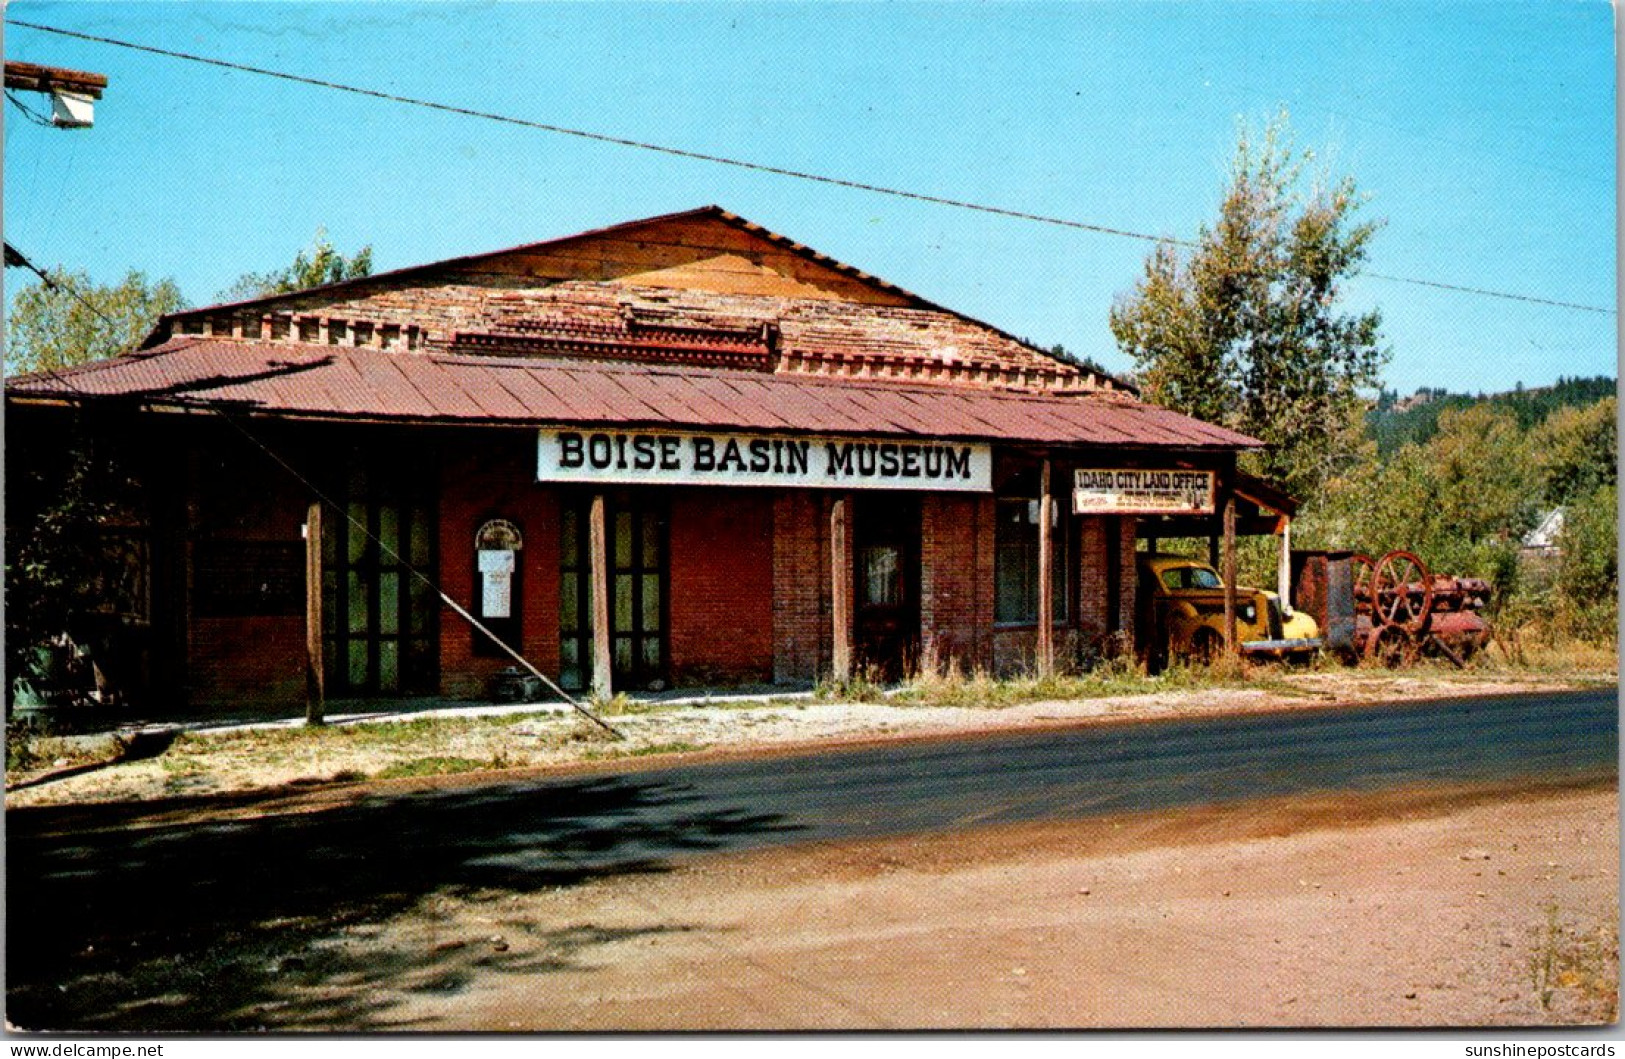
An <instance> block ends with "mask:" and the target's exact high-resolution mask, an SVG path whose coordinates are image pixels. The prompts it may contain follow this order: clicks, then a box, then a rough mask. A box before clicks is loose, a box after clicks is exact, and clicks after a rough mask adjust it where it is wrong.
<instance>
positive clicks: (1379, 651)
mask: <svg viewBox="0 0 1625 1059" xmlns="http://www.w3.org/2000/svg"><path fill="white" fill-rule="evenodd" d="M1418 653H1419V652H1418V649H1417V644H1416V640H1414V639H1413V638H1412V637H1411V634H1410V633H1408V632H1406V631H1405V630H1404V629H1403V628H1402V627H1400V626H1398V625H1378V626H1376V627H1375V628H1373V629H1372V630H1371V635H1370V636H1369V637H1367V638H1366V641H1365V660H1366V661H1367V662H1368V663H1370V664H1372V665H1380V666H1383V667H1385V668H1388V669H1398V668H1400V667H1401V666H1407V665H1410V664H1411V663H1412V662H1414V661H1416V658H1417V655H1418Z"/></svg>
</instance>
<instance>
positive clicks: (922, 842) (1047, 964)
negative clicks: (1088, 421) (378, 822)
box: [177, 789, 1618, 1031]
mask: <svg viewBox="0 0 1625 1059" xmlns="http://www.w3.org/2000/svg"><path fill="white" fill-rule="evenodd" d="M1617 834H1618V812H1617V798H1616V796H1615V793H1614V792H1613V791H1612V790H1596V789H1591V790H1582V791H1574V790H1568V791H1556V792H1551V791H1548V792H1544V793H1538V794H1537V793H1534V792H1524V793H1523V794H1522V795H1521V796H1518V797H1515V798H1509V796H1508V794H1507V792H1496V791H1489V792H1486V791H1478V792H1461V791H1458V792H1455V793H1452V794H1443V793H1439V792H1433V793H1423V792H1416V791H1412V792H1407V793H1403V794H1390V795H1381V796H1362V797H1359V798H1357V799H1353V798H1350V797H1348V796H1340V797H1338V798H1328V799H1324V800H1319V801H1316V800H1305V799H1298V800H1293V801H1278V802H1261V803H1254V804H1251V805H1248V806H1241V807H1235V806H1232V807H1227V808H1224V809H1222V810H1219V809H1214V810H1198V811H1183V812H1179V813H1167V814H1155V815H1143V816H1133V817H1119V818H1115V819H1102V820H1094V821H1089V822H1072V823H1047V824H1042V825H1022V826H1013V827H1006V828H998V829H984V830H978V831H974V832H966V833H963V834H958V835H948V836H936V837H932V838H928V839H918V840H891V841H884V842H879V841H877V842H873V843H863V844H839V845H827V846H808V847H794V848H790V849H783V850H774V851H766V852H759V853H752V854H742V855H731V856H718V857H712V858H707V859H702V860H699V861H695V862H692V863H690V864H689V865H687V866H684V867H680V868H678V869H676V870H674V871H672V872H670V873H665V874H651V875H646V876H616V877H612V878H608V879H602V880H599V881H595V882H590V883H587V884H584V885H580V886H576V887H561V888H558V889H556V890H551V889H550V890H545V891H540V892H532V893H526V894H512V893H500V892H491V893H487V894H483V895H467V896H461V897H450V896H445V895H442V896H438V897H434V898H429V899H426V900H425V901H424V902H422V903H421V904H420V906H419V907H417V908H416V909H414V910H413V911H412V912H411V913H410V914H407V915H403V916H399V917H397V918H396V919H394V920H393V921H391V922H389V923H387V924H385V925H383V926H382V927H371V926H369V927H358V928H353V929H351V930H350V931H347V932H344V933H342V934H340V935H338V936H335V937H331V938H329V939H327V940H326V941H324V942H321V943H319V944H317V945H315V946H312V948H311V950H310V952H309V953H308V954H307V955H306V956H305V959H306V960H307V961H308V963H307V964H302V965H301V966H306V967H308V968H310V969H311V970H312V971H313V972H314V971H315V970H316V969H320V970H321V972H322V973H319V974H317V973H302V972H295V973H293V974H290V975H289V976H288V978H287V980H286V981H285V983H284V986H285V988H284V989H283V990H282V996H281V998H280V999H279V1000H277V1001H273V1002H270V1003H268V1004H262V1005H259V1006H258V1007H257V1009H256V1010H254V1011H243V1012H239V1013H238V1014H239V1016H240V1017H245V1018H247V1019H250V1020H252V1021H255V1022H260V1023H262V1024H264V1025H266V1026H269V1027H272V1028H276V1027H278V1026H289V1025H303V1026H306V1027H316V1026H328V1027H330V1028H338V1027H337V1026H335V1024H334V1023H333V1022H330V1021H326V1019H327V1018H329V1017H333V1018H342V1019H345V1020H351V1021H349V1022H347V1023H341V1025H366V1026H371V1027H374V1028H386V1027H395V1028H412V1029H422V1030H464V1031H467V1030H496V1031H502V1030H509V1031H514V1030H543V1029H673V1028H681V1029H717V1028H772V1029H788V1028H817V1029H834V1028H880V1027H885V1028H927V1027H1153V1026H1201V1027H1215V1026H1224V1027H1237V1026H1428V1025H1481V1024H1514V1025H1535V1024H1547V1023H1576V1022H1579V1023H1587V1022H1599V1021H1610V1020H1612V1019H1613V1017H1614V1015H1613V1012H1614V1010H1615V1008H1616V1007H1617V983H1618V945H1617V923H1618V908H1617V897H1616V894H1617V890H1618V881H1617V864H1618V843H1617ZM378 966H390V967H395V968H397V969H398V970H400V971H401V973H398V974H396V975H394V976H380V975H375V974H367V975H365V976H360V977H351V978H346V976H345V974H344V973H343V972H344V969H345V968H355V969H359V968H363V967H378ZM347 983H349V984H347ZM362 990H365V994H364V996H363V993H362ZM324 1012H325V1013H327V1014H326V1015H324ZM177 1014H180V1013H177Z"/></svg>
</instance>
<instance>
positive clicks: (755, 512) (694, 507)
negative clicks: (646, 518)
mask: <svg viewBox="0 0 1625 1059" xmlns="http://www.w3.org/2000/svg"><path fill="white" fill-rule="evenodd" d="M773 527H774V504H773V496H772V494H770V493H767V492H762V491H758V490H752V489H723V490H709V491H707V490H687V489H685V490H678V491H675V492H674V493H673V494H672V498H671V529H670V533H671V537H670V556H671V572H670V579H669V584H670V599H669V608H668V613H669V615H670V630H669V634H668V641H667V642H668V644H669V649H670V672H671V678H672V682H673V683H674V684H676V685H679V686H681V685H684V684H687V685H710V684H736V683H755V682H765V681H769V680H772V679H773V677H774V668H775V667H774V652H773V643H774V636H773V633H774V608H773V564H774V554H775V549H774V538H773Z"/></svg>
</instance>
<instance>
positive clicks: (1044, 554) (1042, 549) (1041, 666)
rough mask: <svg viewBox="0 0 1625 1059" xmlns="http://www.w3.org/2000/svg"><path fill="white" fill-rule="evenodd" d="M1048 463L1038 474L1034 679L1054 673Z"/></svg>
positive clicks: (1053, 593)
mask: <svg viewBox="0 0 1625 1059" xmlns="http://www.w3.org/2000/svg"><path fill="white" fill-rule="evenodd" d="M1049 479H1050V463H1049V460H1047V459H1046V460H1045V461H1044V462H1043V463H1042V464H1040V465H1039V471H1038V643H1037V655H1038V675H1039V676H1043V677H1047V676H1049V675H1050V674H1051V673H1053V672H1055V582H1054V578H1053V574H1054V566H1055V540H1054V536H1055V535H1054V533H1053V532H1052V531H1051V529H1050V512H1051V509H1052V507H1053V505H1054V499H1053V498H1052V497H1051V496H1050V480H1049Z"/></svg>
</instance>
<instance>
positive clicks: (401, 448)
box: [6, 207, 1258, 708]
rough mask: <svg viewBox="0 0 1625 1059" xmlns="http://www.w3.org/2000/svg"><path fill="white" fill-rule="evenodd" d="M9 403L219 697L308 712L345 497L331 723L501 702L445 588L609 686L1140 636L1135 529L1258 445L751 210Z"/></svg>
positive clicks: (331, 602)
mask: <svg viewBox="0 0 1625 1059" xmlns="http://www.w3.org/2000/svg"><path fill="white" fill-rule="evenodd" d="M6 396H7V402H8V405H9V408H8V414H9V415H10V416H11V417H12V429H13V433H14V434H15V435H17V436H27V435H44V434H49V433H50V432H52V431H53V430H55V431H57V432H59V433H60V431H61V429H62V427H63V426H64V425H65V424H66V422H67V417H68V416H70V415H72V416H77V417H78V420H79V421H80V422H81V423H82V424H83V425H84V426H85V428H86V429H88V430H89V431H90V432H91V433H92V435H93V436H94V437H95V438H96V439H97V444H99V445H101V446H102V448H103V450H104V451H111V452H112V453H113V454H114V455H115V457H116V458H117V459H118V460H119V461H120V464H121V466H122V467H124V468H125V469H126V470H127V472H128V474H127V479H128V481H129V482H130V483H131V485H130V489H129V490H128V496H126V497H124V498H123V502H122V509H121V510H122V514H121V516H120V517H119V518H118V519H116V520H114V521H115V522H116V523H117V526H116V532H117V534H119V535H120V540H121V541H122V542H123V543H122V545H121V546H122V547H123V548H124V553H125V556H126V563H125V567H126V568H125V573H124V575H123V576H121V577H119V578H117V579H116V580H117V584H116V586H114V585H110V588H109V592H108V593H107V599H106V607H107V609H108V611H109V614H108V615H107V624H108V626H109V627H110V628H116V630H117V633H116V635H114V636H112V637H111V639H112V640H116V641H117V643H116V644H112V645H111V646H109V647H108V648H107V649H106V650H105V652H104V654H105V657H106V663H105V668H106V669H107V670H108V673H109V676H110V678H112V679H114V680H116V681H118V682H120V683H121V685H122V688H123V691H124V693H125V694H127V695H128V696H129V697H130V698H131V699H134V700H136V701H152V702H163V703H176V704H182V705H186V706H190V707H198V708H204V707H207V706H210V705H212V704H220V703H256V704H262V705H266V706H275V705H278V704H287V705H289V706H293V705H295V704H298V703H302V702H303V701H304V698H305V694H306V679H307V675H306V670H307V646H314V645H307V624H308V627H309V628H311V629H315V628H317V627H318V625H317V622H316V621H315V615H308V616H307V592H306V578H307V555H306V545H305V541H304V529H305V526H306V523H307V520H309V519H311V512H312V511H313V510H319V511H321V512H322V514H321V515H320V517H319V518H318V519H317V520H316V521H317V524H318V525H319V527H320V584H321V606H320V612H319V617H320V621H319V629H320V640H319V643H320V652H319V653H320V657H321V661H322V666H321V669H322V672H323V673H324V677H325V686H326V691H327V694H328V696H330V697H353V698H378V697H384V698H387V697H406V696H419V695H444V696H450V697H458V698H484V697H487V696H489V695H490V694H491V689H492V687H493V681H494V680H495V679H496V678H498V676H499V674H501V672H502V671H503V670H504V669H506V668H507V667H509V666H510V665H512V664H513V659H512V658H511V657H510V656H509V655H508V654H507V653H505V652H504V651H503V650H501V649H500V648H499V647H498V646H497V645H495V644H493V643H491V642H490V641H489V639H488V638H487V637H485V636H484V635H482V634H481V633H479V632H478V631H476V629H475V628H474V627H473V625H472V624H471V623H470V622H469V621H467V620H465V619H464V618H463V617H462V616H461V615H459V614H458V612H457V610H456V609H454V608H453V607H452V606H450V605H448V604H447V602H446V601H445V600H443V599H442V598H441V597H440V596H439V595H438V593H437V588H438V589H439V590H443V591H444V592H445V594H446V596H447V597H448V598H449V599H450V600H452V601H455V602H456V604H457V605H458V606H459V607H461V608H464V609H466V610H467V611H469V612H471V613H472V614H473V615H474V616H475V617H477V618H478V619H479V621H480V622H481V623H483V624H484V625H486V626H487V627H488V628H490V629H491V630H492V631H493V632H494V633H495V634H496V635H498V636H500V637H501V638H502V639H503V640H504V641H505V642H506V643H507V644H509V645H510V646H511V647H512V648H514V649H515V650H517V651H518V652H519V653H521V654H522V655H523V656H524V657H525V658H526V659H527V660H528V661H530V662H531V663H532V664H534V665H535V666H536V667H537V668H538V669H540V670H541V671H542V672H543V673H546V674H548V675H549V676H550V677H552V678H554V679H557V680H558V682H559V683H560V684H562V685H563V686H564V687H566V688H571V689H596V690H598V691H600V692H603V691H607V690H611V689H613V690H615V691H620V690H628V691H638V690H644V689H660V688H667V687H683V686H705V687H714V686H724V685H739V684H766V683H784V684H795V683H801V684H805V683H807V682H810V681H813V680H815V679H818V678H820V677H824V676H828V675H830V674H832V673H833V674H835V675H837V676H840V675H845V674H849V673H851V672H854V671H859V670H860V667H871V669H872V671H874V672H877V673H881V674H897V673H900V672H903V671H905V670H906V669H907V668H908V667H909V666H911V665H914V664H916V663H917V662H918V661H919V660H921V659H925V660H927V661H929V662H932V663H934V664H939V665H940V664H946V663H947V662H948V661H950V660H957V662H958V664H959V665H960V666H961V667H962V668H964V669H966V670H971V669H975V668H986V669H990V670H1007V669H1015V668H1020V667H1028V666H1031V665H1032V664H1033V663H1034V661H1035V660H1037V659H1043V660H1045V661H1047V659H1048V658H1049V657H1053V656H1056V655H1065V656H1067V657H1087V656H1089V655H1091V654H1098V653H1101V652H1103V651H1105V650H1108V649H1112V648H1117V649H1121V648H1123V647H1125V646H1128V645H1129V644H1130V642H1131V640H1132V637H1133V614H1134V597H1135V584H1134V579H1135V563H1134V556H1133V552H1134V548H1135V541H1136V538H1137V536H1142V535H1146V536H1154V535H1156V533H1157V532H1159V531H1158V530H1157V525H1158V523H1159V520H1162V521H1165V522H1167V523H1168V524H1170V525H1171V523H1172V522H1176V521H1181V522H1183V523H1187V524H1194V523H1195V522H1196V520H1200V519H1203V518H1205V519H1208V520H1209V524H1211V523H1212V521H1213V520H1214V513H1215V511H1216V510H1222V509H1223V507H1224V505H1225V504H1226V502H1227V501H1228V500H1229V498H1230V497H1232V496H1233V495H1235V493H1234V491H1235V488H1236V483H1237V477H1236V473H1235V457H1236V454H1237V452H1238V451H1241V450H1244V449H1247V448H1251V447H1256V446H1257V444H1258V443H1257V442H1255V441H1254V440H1253V439H1251V438H1248V437H1245V436H1243V435H1240V434H1237V433H1235V432H1233V431H1230V430H1226V429H1223V428H1221V427H1217V426H1213V425H1210V424H1207V423H1203V422H1200V421H1197V420H1194V419H1191V418H1189V417H1187V416H1182V415H1178V414H1176V413H1174V412H1170V411H1168V410H1166V409H1162V408H1157V407H1154V406H1151V405H1148V404H1145V403H1143V402H1142V401H1140V400H1139V399H1138V397H1137V395H1136V394H1135V393H1134V391H1133V390H1132V389H1131V388H1129V387H1127V386H1126V385H1124V384H1123V383H1121V382H1119V381H1117V380H1115V379H1112V378H1110V377H1108V376H1105V375H1102V374H1099V373H1097V372H1094V371H1091V370H1088V369H1086V368H1083V367H1079V366H1077V365H1074V364H1071V363H1068V362H1065V361H1062V360H1058V359H1056V358H1054V357H1052V356H1050V355H1048V354H1046V353H1044V352H1043V351H1041V350H1039V349H1037V348H1035V347H1033V346H1031V345H1029V344H1027V343H1025V342H1023V341H1020V340H1018V339H1016V338H1014V337H1012V336H1010V335H1008V334H1005V333H1004V332H1001V331H999V330H997V329H996V328H993V327H991V326H989V325H987V324H984V323H981V322H979V321H976V320H972V319H969V318H967V317H965V316H962V315H960V314H958V313H956V312H953V311H952V310H949V309H945V308H942V307H941V306H938V305H934V304H932V303H931V302H928V301H926V300H924V299H923V298H920V297H917V296H915V295H913V294H910V293H909V292H907V291H904V290H901V289H899V288H897V287H895V286H893V285H891V284H889V283H886V282H884V281H883V280H879V279H876V278H875V277H873V276H869V275H867V274H865V273H863V272H861V271H859V270H857V269H855V268H852V267H850V266H847V265H844V264H841V263H840V262H837V261H834V260H831V259H830V258H827V257H825V256H823V255H821V254H819V253H817V252H815V251H813V250H810V249H808V248H807V247H805V246H802V245H800V244H798V243H795V242H793V241H791V240H789V239H786V238H784V237H782V236H779V235H775V234H773V233H772V232H769V231H766V230H764V229H762V228H761V227H759V226H757V225H754V224H751V223H750V222H748V221H745V220H743V219H741V218H739V217H737V216H735V215H733V214H731V213H728V212H727V211H725V210H722V209H719V208H716V207H708V208H705V209H700V210H695V211H692V212H688V213H680V214H673V215H669V216H664V217H657V218H654V219H650V220H644V221H636V222H632V223H628V224H623V225H619V226H616V227H613V228H607V229H603V230H599V231H594V232H588V233H584V234H581V235H576V236H571V237H568V238H564V239H556V240H552V241H550V242H544V243H537V244H532V245H528V246H521V247H517V248H514V249H511V250H502V251H497V252H494V253H485V254H478V255H474V256H470V257H463V258H457V259H453V260H449V261H442V262H438V263H434V264H429V265H421V266H417V267H413V268H406V269H400V270H397V271H394V272H389V273H384V274H380V275H374V276H370V277H367V278H363V279H356V280H349V281H346V282H343V283H336V284H333V285H330V286H326V287H321V288H316V289H312V290H306V291H300V292H296V293H292V294H283V295H276V296H271V297H265V298H259V299H256V300H253V301H247V302H240V303H235V304H229V305H220V306H213V307H210V308H205V309H196V310H188V311H185V312H180V313H176V314H174V315H172V316H169V317H165V318H164V319H163V320H162V321H160V323H159V324H158V326H157V328H156V329H155V331H154V333H153V334H152V336H151V337H150V338H149V339H148V340H147V342H146V343H145V345H144V347H143V348H142V349H140V350H137V351H133V352H131V353H128V354H126V355H124V356H120V357H117V358H115V359H113V360H110V361H104V362H100V363H96V364H92V365H87V366H84V367H81V368H76V369H72V370H69V371H66V372H62V373H57V374H54V375H53V374H38V375H31V376H21V377H18V378H14V379H12V380H10V381H9V382H8V384H7V388H6ZM324 499H325V501H327V502H328V503H326V504H323V503H321V502H320V501H322V500H324ZM1046 512H1048V515H1047V517H1046V515H1045V513H1046ZM1169 535H1174V534H1172V533H1171V532H1170V533H1169ZM311 558H312V559H314V556H312V557H311ZM1046 571H1047V575H1046ZM419 574H421V575H423V576H421V577H420V576H418V575H419ZM311 609H312V610H314V608H311ZM1046 616H1047V617H1049V619H1050V621H1049V622H1047V623H1046V622H1044V621H1043V620H1042V619H1043V618H1044V617H1046ZM1046 629H1047V632H1048V635H1043V634H1042V633H1043V631H1045V630H1046Z"/></svg>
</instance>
